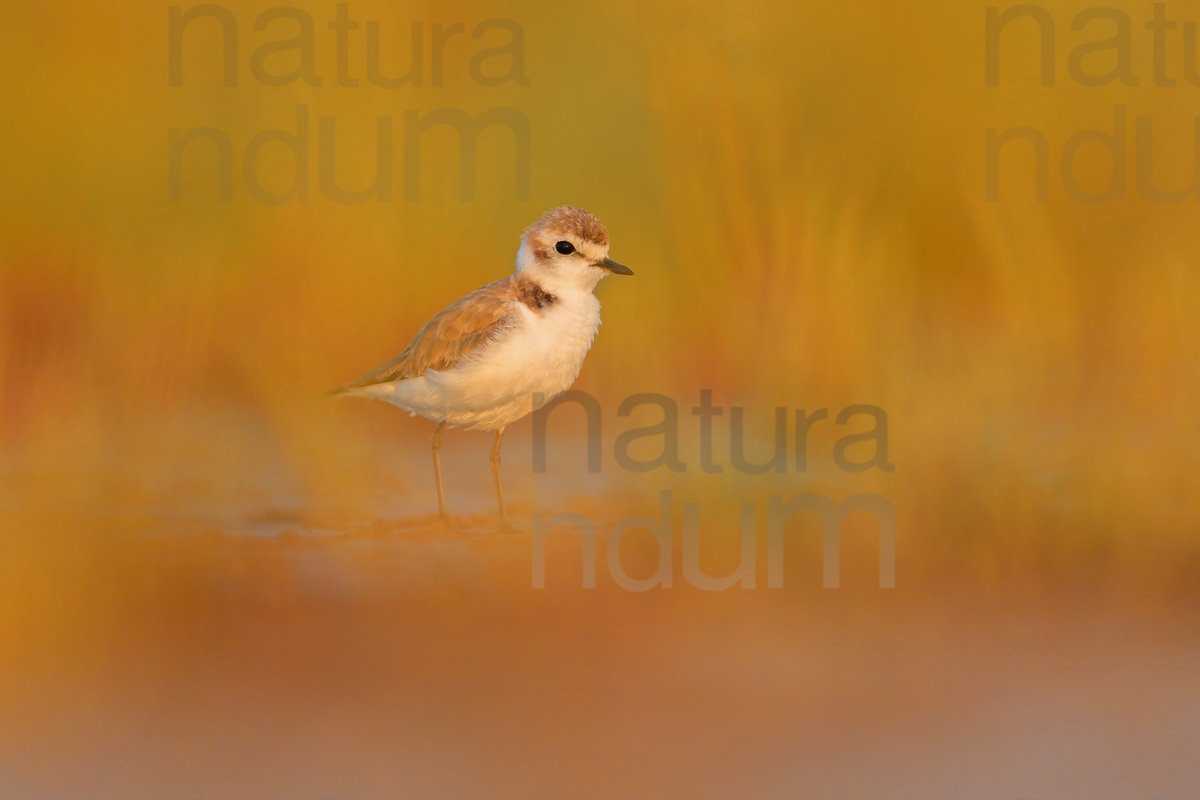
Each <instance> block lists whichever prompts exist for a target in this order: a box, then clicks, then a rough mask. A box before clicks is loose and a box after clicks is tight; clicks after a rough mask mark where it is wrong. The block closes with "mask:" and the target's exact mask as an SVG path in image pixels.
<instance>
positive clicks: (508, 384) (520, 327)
mask: <svg viewBox="0 0 1200 800" xmlns="http://www.w3.org/2000/svg"><path fill="white" fill-rule="evenodd" d="M513 316H514V322H513V324H512V325H511V327H510V328H509V329H508V330H507V331H506V332H505V333H504V334H503V335H502V336H501V337H500V338H499V339H497V340H496V341H495V342H493V343H492V344H489V345H487V346H486V347H484V348H481V350H480V351H479V354H478V356H477V357H473V358H469V359H468V360H467V361H466V362H464V363H463V364H461V365H460V366H458V367H456V368H455V369H453V370H448V371H446V372H428V373H426V374H425V376H424V377H421V378H414V379H411V380H405V381H399V382H397V383H394V384H391V387H392V389H391V391H390V392H388V393H387V395H384V394H382V393H381V394H380V395H377V396H378V397H379V399H381V400H387V401H388V402H391V403H393V404H395V405H397V406H400V407H401V408H404V409H406V410H408V411H412V412H413V413H416V414H420V415H421V416H424V417H429V418H430V419H437V420H442V419H444V420H446V421H447V422H448V423H450V424H452V425H470V426H472V427H475V428H481V429H483V430H492V429H494V428H498V427H500V426H502V425H507V424H509V423H511V422H515V421H516V420H518V419H520V418H521V417H523V416H525V415H526V414H528V413H530V412H531V411H533V409H534V408H535V407H538V406H540V405H541V404H543V403H545V402H547V401H549V400H550V399H552V398H554V397H555V396H557V395H559V394H562V393H563V392H565V391H566V390H567V389H568V388H570V386H571V384H572V383H574V382H575V378H576V377H577V376H578V375H579V370H580V368H581V367H582V366H583V359H584V356H586V355H587V352H588V349H589V348H591V346H592V340H593V339H594V338H595V336H596V329H597V328H598V327H599V326H600V301H599V300H597V299H596V296H595V295H593V294H592V293H591V292H573V293H570V294H567V295H565V296H559V297H558V298H557V301H556V302H555V303H554V304H553V305H551V306H549V307H547V308H543V309H539V310H537V311H535V310H532V309H530V308H528V307H527V306H525V305H524V304H522V303H519V302H514V303H513ZM535 395H541V403H537V404H535V402H534V398H535Z"/></svg>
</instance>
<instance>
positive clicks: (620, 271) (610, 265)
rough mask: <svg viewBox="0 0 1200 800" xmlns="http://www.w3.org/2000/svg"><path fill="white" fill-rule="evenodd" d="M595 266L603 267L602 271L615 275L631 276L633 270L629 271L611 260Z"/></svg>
mask: <svg viewBox="0 0 1200 800" xmlns="http://www.w3.org/2000/svg"><path fill="white" fill-rule="evenodd" d="M596 266H597V267H603V268H604V269H606V270H608V271H609V272H612V273H615V274H617V275H632V274H633V270H631V269H630V268H629V267H627V266H625V265H624V264H618V263H617V262H615V261H613V260H612V259H611V258H606V259H604V260H603V261H601V262H600V263H599V264H597V265H596Z"/></svg>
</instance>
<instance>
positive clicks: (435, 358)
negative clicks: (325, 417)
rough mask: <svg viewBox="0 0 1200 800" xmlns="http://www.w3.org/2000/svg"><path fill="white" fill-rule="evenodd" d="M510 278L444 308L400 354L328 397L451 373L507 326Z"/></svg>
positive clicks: (512, 296) (511, 294) (513, 293)
mask: <svg viewBox="0 0 1200 800" xmlns="http://www.w3.org/2000/svg"><path fill="white" fill-rule="evenodd" d="M513 277H514V276H511V275H510V276H509V277H507V278H503V279H501V280H498V281H496V282H495V283H489V284H488V285H487V286H484V287H482V288H480V289H476V290H475V291H473V292H471V293H470V294H468V295H466V296H465V297H463V298H461V299H459V300H456V301H455V302H453V303H451V304H450V305H448V306H446V308H444V309H442V310H441V311H439V312H438V313H437V315H435V316H434V318H433V319H431V320H429V322H426V323H425V327H423V328H421V330H420V331H418V333H417V335H416V336H414V337H413V340H412V341H411V342H409V343H408V347H406V348H404V352H403V353H401V354H400V355H398V356H396V358H394V359H393V360H391V361H389V362H388V363H386V364H384V365H383V366H382V367H379V368H378V369H374V370H371V371H370V372H368V373H367V374H366V375H363V376H362V377H361V378H358V379H356V380H353V381H351V382H350V383H347V384H345V385H344V386H339V387H338V388H336V389H334V390H332V392H331V394H339V393H341V392H345V391H349V390H351V389H358V388H361V387H363V386H371V385H373V384H376V383H390V382H391V381H399V380H404V379H405V378H417V377H420V376H421V375H424V374H425V372H426V370H431V369H432V370H437V371H439V372H441V371H445V370H448V369H453V368H454V366H455V365H456V364H458V362H459V361H461V360H462V359H464V358H466V357H467V356H468V355H470V354H471V353H472V352H473V351H475V349H476V348H478V347H480V346H482V345H484V344H486V343H487V342H489V341H491V340H492V339H493V338H494V337H495V336H496V335H497V334H498V333H499V332H500V331H502V330H503V329H504V328H505V326H506V325H507V324H508V321H509V312H510V311H511V309H512V301H513V300H515V299H517V291H516V287H515V285H514V281H513Z"/></svg>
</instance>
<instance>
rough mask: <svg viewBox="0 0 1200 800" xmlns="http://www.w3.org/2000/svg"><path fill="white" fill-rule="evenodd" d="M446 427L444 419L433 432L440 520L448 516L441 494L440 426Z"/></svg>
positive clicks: (434, 476) (444, 519)
mask: <svg viewBox="0 0 1200 800" xmlns="http://www.w3.org/2000/svg"><path fill="white" fill-rule="evenodd" d="M444 427H446V421H445V420H442V421H441V422H439V423H438V426H437V429H436V430H435V431H434V432H433V479H434V480H435V481H436V482H437V496H438V516H439V517H441V519H442V521H443V522H444V521H446V520H448V519H449V518H450V517H449V515H448V514H447V513H446V496H445V495H444V494H442V456H441V449H442V428H444Z"/></svg>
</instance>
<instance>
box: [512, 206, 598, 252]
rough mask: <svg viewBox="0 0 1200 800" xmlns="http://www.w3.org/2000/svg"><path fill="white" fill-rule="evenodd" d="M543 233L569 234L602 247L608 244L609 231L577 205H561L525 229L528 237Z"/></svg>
mask: <svg viewBox="0 0 1200 800" xmlns="http://www.w3.org/2000/svg"><path fill="white" fill-rule="evenodd" d="M541 234H545V235H546V236H548V237H553V236H558V235H560V234H567V235H571V236H576V237H578V238H580V239H583V240H584V241H588V242H592V243H593V244H598V245H600V246H601V247H607V246H608V231H607V230H605V228H604V223H602V222H601V221H600V220H598V219H596V218H595V217H593V216H592V215H591V214H589V213H588V212H586V211H584V210H583V209H582V208H576V207H575V206H559V207H558V208H556V209H554V210H552V211H547V212H546V213H545V214H543V215H542V218H541V219H539V220H538V221H537V222H535V223H533V224H532V225H530V226H529V227H528V228H526V229H525V238H526V239H530V238H534V237H539V236H540V235H541Z"/></svg>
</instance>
